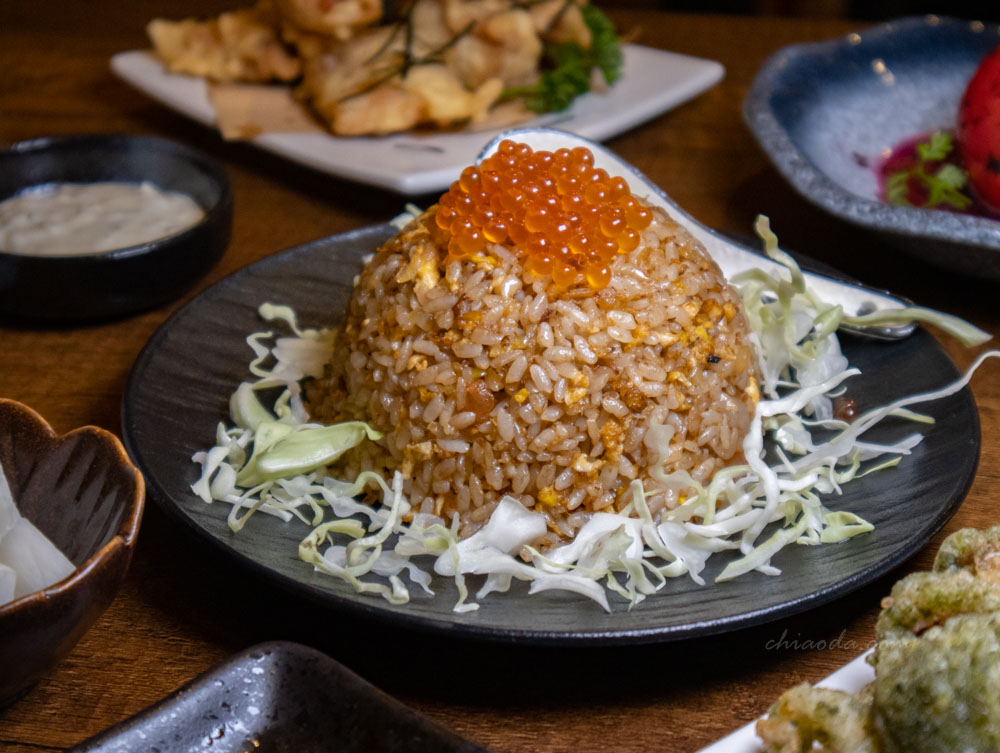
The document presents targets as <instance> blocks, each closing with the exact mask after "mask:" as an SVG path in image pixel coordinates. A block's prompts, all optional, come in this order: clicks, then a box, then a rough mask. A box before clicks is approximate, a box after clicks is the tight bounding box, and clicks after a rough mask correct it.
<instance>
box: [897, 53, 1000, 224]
mask: <svg viewBox="0 0 1000 753" xmlns="http://www.w3.org/2000/svg"><path fill="white" fill-rule="evenodd" d="M879 177H880V179H881V181H882V194H883V199H884V200H885V201H886V202H888V203H890V204H896V205H900V206H914V207H923V208H926V209H946V210H948V211H953V212H964V213H967V214H975V215H980V216H985V217H997V216H998V215H1000V47H998V48H997V49H996V50H994V51H993V52H992V53H990V54H989V55H987V56H986V57H985V58H984V59H983V60H982V62H981V63H980V64H979V67H978V68H977V70H976V73H975V74H974V75H973V77H972V79H971V80H970V81H969V84H968V86H967V87H966V90H965V94H964V95H963V96H962V100H961V103H960V105H959V111H958V128H957V129H956V131H955V133H952V132H951V131H948V130H943V129H941V130H935V131H932V132H931V133H928V134H922V135H920V136H916V137H913V138H910V139H906V140H905V141H903V142H902V143H901V144H898V145H897V146H896V147H894V148H893V149H892V151H891V153H890V154H889V156H888V157H886V158H885V159H884V160H881V161H880V163H879Z"/></svg>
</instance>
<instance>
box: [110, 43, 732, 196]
mask: <svg viewBox="0 0 1000 753" xmlns="http://www.w3.org/2000/svg"><path fill="white" fill-rule="evenodd" d="M623 52H624V58H625V62H624V67H623V71H622V77H621V79H620V80H619V81H618V82H617V83H616V84H615V85H614V86H612V87H610V88H609V89H608V90H607V91H606V92H603V93H595V92H591V93H588V94H586V95H584V96H582V97H580V98H578V99H577V100H576V102H574V103H573V106H572V107H571V108H570V109H569V110H567V111H566V112H563V113H554V114H551V115H546V116H542V117H539V118H536V119H534V120H532V121H530V124H531V125H546V126H550V127H554V128H559V129H561V130H565V131H570V132H571V133H575V134H577V135H580V136H584V137H586V138H588V139H593V140H595V141H600V140H602V139H607V138H610V137H611V136H615V135H617V134H619V133H622V132H623V131H627V130H628V129H630V128H633V127H634V126H636V125H638V124H640V123H642V122H644V121H646V120H649V119H650V118H653V117H655V116H657V115H659V114H661V113H663V112H665V111H667V110H670V109H672V108H674V107H676V106H678V105H680V104H681V103H683V102H686V101H688V100H689V99H692V98H693V97H695V96H697V95H698V94H701V93H702V92H703V91H705V90H706V89H708V88H710V87H711V86H713V85H715V84H716V83H718V82H719V81H720V80H721V79H722V76H723V74H724V72H725V71H724V69H723V67H722V65H721V64H720V63H717V62H715V61H714V60H704V59H702V58H696V57H691V56H689V55H680V54H677V53H674V52H666V51H664V50H657V49H653V48H650V47H642V46H639V45H634V44H626V45H623ZM111 70H112V71H114V73H115V74H116V75H118V76H119V77H120V78H122V79H123V80H125V81H126V82H128V83H129V84H131V85H132V86H134V87H135V88H137V89H139V90H140V91H142V92H144V93H146V94H147V95H149V96H150V97H152V98H153V99H156V100H158V101H159V102H161V103H163V104H165V105H166V106H167V107H170V108H171V109H174V110H176V111H178V112H180V113H182V114H184V115H186V116H188V117H190V118H193V119H194V120H196V121H198V122H200V123H202V124H204V125H207V126H213V125H214V124H215V111H214V109H213V107H212V103H211V101H210V100H209V97H208V87H207V85H206V83H205V81H204V80H203V79H201V78H197V77H192V76H185V75H180V74H172V73H168V72H167V71H166V70H165V68H164V67H163V64H162V63H161V62H159V61H158V60H157V59H156V58H155V57H154V56H153V55H152V53H150V52H148V51H144V50H133V51H130V52H121V53H119V54H117V55H115V56H114V57H112V58H111ZM499 132H500V130H499V129H498V130H496V131H468V132H454V131H452V132H448V133H420V134H415V133H403V134H396V135H393V136H383V137H362V138H340V137H336V136H333V135H330V134H327V133H265V134H262V135H260V136H257V137H255V138H253V139H251V140H250V143H252V144H254V145H256V146H258V147H260V148H261V149H265V150H267V151H270V152H273V153H275V154H278V155H280V156H282V157H285V158H287V159H289V160H292V161H293V162H298V163H300V164H303V165H307V166H308V167H312V168H314V169H316V170H320V171H323V172H326V173H330V174H332V175H336V176H339V177H341V178H347V179H349V180H354V181H357V182H359V183H366V184H369V185H373V186H378V187H380V188H387V189H389V190H392V191H396V192H398V193H401V194H407V195H418V194H423V193H429V192H431V191H440V190H443V189H445V188H447V187H448V185H450V184H451V182H452V181H453V180H455V179H456V178H458V176H459V174H460V173H461V171H462V169H463V168H464V167H466V166H467V165H470V164H472V163H473V162H474V161H475V159H476V156H477V155H478V154H479V152H480V151H481V149H482V147H483V144H485V143H487V142H488V141H489V140H490V139H491V138H493V136H495V135H496V134H497V133H499Z"/></svg>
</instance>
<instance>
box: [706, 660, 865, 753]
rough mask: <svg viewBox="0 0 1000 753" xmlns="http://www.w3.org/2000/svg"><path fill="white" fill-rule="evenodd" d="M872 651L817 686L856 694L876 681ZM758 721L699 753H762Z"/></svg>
mask: <svg viewBox="0 0 1000 753" xmlns="http://www.w3.org/2000/svg"><path fill="white" fill-rule="evenodd" d="M870 653H871V651H870V650H869V651H865V653H863V654H861V656H859V657H858V658H857V659H855V660H854V661H852V662H850V663H849V664H845V665H844V666H843V667H841V668H840V669H838V670H837V671H836V672H834V673H833V674H832V675H830V676H829V677H827V678H825V679H823V680H820V681H819V682H818V683H816V684H817V685H819V686H820V687H822V688H832V689H834V690H845V691H847V692H848V693H855V692H857V691H859V690H861V688H863V687H864V686H865V685H867V684H868V683H870V682H871V681H872V680H874V679H875V672H874V670H873V669H872V666H871V665H870V664H869V663H868V662H867V659H868V655H869V654H870ZM756 725H757V720H756V719H754V720H753V721H752V722H750V723H749V724H747V725H745V726H743V727H740V728H739V729H738V730H736V731H735V732H733V733H731V734H728V735H726V736H725V737H724V738H722V739H721V740H718V741H716V742H714V743H712V744H711V745H709V746H708V747H707V748H702V749H701V750H700V751H698V753H760V751H761V745H760V739H759V738H758V737H757V732H756V730H755V727H756Z"/></svg>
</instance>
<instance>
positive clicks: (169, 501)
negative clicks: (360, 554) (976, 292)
mask: <svg viewBox="0 0 1000 753" xmlns="http://www.w3.org/2000/svg"><path fill="white" fill-rule="evenodd" d="M393 232H394V231H393V228H392V227H391V226H389V225H380V226H375V227H371V228H365V229H362V230H357V231H354V232H351V233H346V234H344V235H339V236H333V237H331V238H325V239H322V240H319V241H315V242H313V243H310V244H307V245H304V246H299V247H297V248H294V249H291V250H290V251H287V252H285V253H280V254H275V255H273V256H270V257H268V258H267V259H264V260H262V261H260V262H258V263H256V264H253V265H250V266H249V267H246V268H244V269H242V270H240V271H239V272H237V273H235V274H233V275H232V276H230V277H228V278H226V279H225V280H223V281H222V282H220V283H218V284H216V285H215V286H213V287H212V288H210V289H209V290H207V291H206V292H205V293H202V294H201V295H200V296H198V297H197V298H196V299H195V300H194V301H192V302H191V303H189V304H188V305H187V306H185V307H184V308H183V309H181V310H180V311H179V312H178V313H177V314H175V315H174V317H173V318H171V319H170V320H168V321H167V322H166V323H165V324H164V325H163V326H162V327H161V328H160V330H159V331H158V332H157V333H156V334H155V335H154V336H153V337H152V338H151V340H150V341H149V343H148V344H147V345H146V347H145V348H144V349H143V351H142V353H141V354H140V355H139V357H138V359H137V360H136V363H135V366H134V367H133V370H132V374H131V375H130V378H129V382H128V385H127V386H126V391H125V398H124V404H123V417H122V428H123V434H124V439H125V445H126V447H127V448H128V451H129V453H130V454H131V455H132V458H133V459H134V460H135V462H136V464H137V465H138V466H139V467H140V468H141V469H142V472H143V473H144V474H145V477H146V482H147V483H148V484H149V494H150V497H151V499H153V500H155V501H156V502H157V503H159V504H160V505H162V506H163V508H164V509H165V510H166V511H167V512H168V513H169V514H170V515H171V516H172V517H174V518H175V519H176V520H178V521H180V522H181V524H182V525H184V526H185V527H186V528H188V529H189V530H191V531H192V532H193V533H195V534H196V535H197V536H198V537H199V538H200V539H201V540H202V541H203V542H205V543H206V544H207V545H209V546H213V547H217V548H218V549H220V550H221V551H223V552H224V553H225V554H226V555H228V556H231V557H233V558H234V559H235V560H236V562H238V563H239V564H240V565H242V566H243V567H246V568H247V569H248V570H249V571H250V572H251V573H254V574H258V575H261V576H263V577H264V578H266V579H269V580H270V581H272V582H273V583H275V584H277V585H278V586H279V587H281V588H285V589H288V590H289V591H291V592H293V593H295V594H298V595H300V596H302V597H304V598H306V599H313V600H316V601H318V602H321V603H323V604H327V605H330V606H333V607H336V608H339V609H342V610H344V611H345V612H348V613H353V614H356V615H361V616H365V617H370V618H373V619H378V620H382V621H384V622H387V623H389V624H391V625H393V626H397V627H399V628H401V629H402V628H407V629H416V630H424V631H433V632H438V633H443V634H446V635H449V636H459V635H461V636H465V637H469V638H479V639H485V640H492V641H500V642H506V643H520V644H543V645H568V644H573V645H576V644H587V645H600V644H627V643H649V642H654V641H669V640H679V639H683V638H689V637H693V636H700V635H711V634H715V633H721V632H725V631H730V630H735V629H737V628H741V627H747V626H750V625H757V624H761V623H764V622H768V621H771V620H776V619H779V618H781V617H785V616H787V615H790V614H794V613H797V612H802V611H804V610H806V609H809V608H810V607H814V606H818V605H820V604H823V603H826V602H828V601H830V600H832V599H834V598H836V597H838V596H841V595H843V594H846V593H848V592H850V591H852V590H854V589H856V588H859V587H860V586H862V585H864V584H866V583H869V582H871V581H872V580H874V579H875V578H877V577H878V576H880V575H883V574H884V573H886V572H888V571H890V570H891V569H892V568H894V567H896V566H898V565H899V564H901V563H902V562H903V561H904V560H906V559H907V558H908V557H910V556H911V555H913V554H914V553H915V552H916V551H918V550H919V549H920V548H921V547H922V546H924V545H925V544H926V543H927V541H929V540H930V538H931V537H932V536H933V535H934V534H935V533H936V532H937V531H939V530H940V529H941V527H942V526H943V525H944V524H945V522H946V521H947V520H948V519H949V518H950V517H951V515H952V514H953V513H954V511H955V509H956V508H957V507H958V505H959V504H960V503H961V500H962V498H963V497H964V496H965V493H966V491H967V490H968V488H969V484H970V483H971V481H972V477H973V475H974V473H975V470H976V464H977V461H978V457H979V416H978V413H977V412H976V406H975V403H974V402H973V399H972V395H971V393H970V392H969V391H968V390H967V389H965V390H962V391H961V392H960V393H958V394H956V395H953V396H951V397H949V398H946V399H943V400H940V401H937V402H934V403H930V404H926V405H921V406H919V410H921V411H922V412H923V411H926V412H927V413H928V414H930V415H932V416H934V418H935V419H936V421H937V423H936V424H935V425H934V426H933V427H930V428H928V429H927V430H926V431H925V432H924V434H925V439H924V441H923V442H922V443H921V444H920V445H918V446H917V447H915V448H914V450H913V454H912V455H910V456H908V457H904V458H903V459H902V461H901V462H900V464H899V466H898V467H897V468H895V469H889V470H886V471H883V472H881V473H872V474H870V475H867V476H864V477H863V478H859V479H856V480H855V481H853V482H851V483H850V484H847V485H845V487H844V490H843V494H842V495H839V496H836V497H832V498H830V499H829V500H827V503H828V504H829V505H830V506H832V507H835V508H836V509H844V510H850V511H853V512H856V513H857V514H859V515H861V516H862V517H864V518H865V519H867V520H869V521H871V522H872V523H873V524H874V525H875V530H874V531H873V532H872V533H870V534H865V535H862V536H857V537H855V538H852V539H850V540H849V541H846V542H843V543H840V544H834V545H828V546H794V547H788V548H786V549H784V550H782V551H781V552H780V553H779V554H778V555H777V556H775V558H774V561H773V563H772V564H774V565H775V566H776V567H779V568H781V569H782V571H783V575H781V576H780V577H769V576H766V575H761V574H760V573H750V574H748V575H746V576H744V577H742V578H737V579H735V580H733V581H730V582H727V583H720V584H716V583H713V582H712V581H713V579H714V578H715V576H716V575H717V574H718V573H719V571H720V570H721V568H722V567H723V566H725V564H726V563H727V562H728V560H729V559H730V558H731V557H732V556H733V555H732V553H721V554H719V555H718V556H717V557H714V558H713V559H712V560H711V561H710V562H709V563H708V566H707V568H706V571H705V572H704V573H703V575H704V577H705V579H706V581H707V584H706V585H704V586H701V585H698V584H696V583H694V582H693V581H692V580H691V579H690V578H687V577H682V578H676V579H673V580H670V581H669V582H668V583H667V584H666V585H665V586H664V588H663V589H662V590H661V591H660V592H658V593H657V594H655V595H654V596H652V597H650V598H648V599H646V600H645V601H643V602H642V603H640V604H637V605H636V606H635V607H634V608H633V609H632V610H631V611H629V610H628V608H627V603H626V602H625V601H624V599H614V598H612V599H611V601H612V603H613V609H614V611H613V612H612V613H610V614H607V613H605V612H604V611H603V610H602V609H601V608H600V607H599V606H597V605H596V604H594V603H593V602H591V601H589V600H588V599H586V598H584V597H582V596H577V595H573V594H565V593H554V592H547V593H544V594H538V595H535V596H530V597H529V596H528V595H527V587H526V585H525V584H524V583H515V584H514V586H513V587H512V589H511V591H510V592H509V593H507V594H492V595H490V596H488V597H487V598H484V599H482V600H481V601H480V608H479V609H478V610H477V611H474V612H467V613H456V612H454V611H453V610H452V608H453V607H454V605H455V603H456V601H457V599H458V593H457V589H456V588H455V585H454V583H453V582H452V581H451V580H450V579H447V578H439V577H435V578H434V580H433V588H434V590H435V591H436V593H437V595H436V596H435V597H429V596H427V595H425V594H423V593H422V592H420V589H419V588H416V587H414V588H412V589H411V601H410V603H409V604H404V605H393V604H390V603H388V602H387V601H384V600H383V599H381V598H379V597H378V596H372V595H363V594H357V593H355V591H354V589H353V588H352V587H351V586H350V585H348V584H346V583H344V582H342V581H340V580H336V579H334V578H331V577H329V576H327V575H323V574H321V573H317V572H315V571H314V569H313V567H312V566H311V565H309V564H307V563H305V562H303V561H301V560H300V559H298V557H297V556H296V552H297V551H298V544H299V542H300V541H301V540H302V539H303V538H304V537H305V535H306V534H307V533H308V532H309V528H308V526H306V525H305V524H304V523H301V522H300V521H298V520H296V519H293V520H292V521H291V522H289V523H285V522H283V521H281V520H278V519H277V518H273V517H271V516H264V515H256V516H254V517H252V518H251V519H250V520H249V521H248V522H247V524H246V526H244V528H243V529H242V530H240V532H239V533H238V534H233V533H232V531H230V529H229V526H228V525H227V522H226V518H227V515H228V513H229V509H230V508H229V506H228V505H225V504H224V503H220V502H216V503H214V504H211V505H209V504H206V503H205V502H203V501H202V500H201V499H200V498H199V497H197V496H195V495H194V494H193V493H192V492H191V486H190V485H191V484H192V483H193V482H194V481H196V480H197V479H198V476H199V467H198V466H196V465H195V464H194V463H193V462H192V461H191V456H192V455H193V454H194V453H195V452H197V451H200V450H207V449H208V448H210V447H212V445H213V444H214V440H215V428H216V426H217V425H218V423H219V422H220V421H228V420H229V418H228V406H229V396H230V394H232V392H233V391H234V390H235V389H236V387H237V385H238V384H239V383H240V382H241V381H244V380H247V379H250V378H251V375H250V372H249V370H248V368H247V366H248V363H249V361H250V359H251V358H252V357H253V353H252V351H251V350H250V348H249V347H248V345H247V342H246V337H247V335H249V334H250V333H252V332H257V331H260V330H262V329H265V328H266V327H265V326H264V324H265V323H264V322H263V321H262V320H261V319H259V318H258V316H257V308H258V306H260V304H261V303H264V302H267V301H269V302H271V303H275V304H288V305H290V306H292V307H294V308H295V310H296V311H297V312H298V315H299V322H300V323H301V324H302V326H305V327H322V326H333V325H336V323H337V322H338V321H339V319H340V316H341V313H342V312H343V311H344V310H345V308H346V303H347V300H348V298H349V296H350V294H351V289H352V280H353V279H354V276H355V275H357V274H358V273H359V271H360V265H361V262H360V259H361V257H362V255H364V254H366V253H370V252H371V251H372V250H374V249H375V248H376V247H377V246H379V245H381V243H383V242H384V241H385V240H386V239H388V238H389V237H390V236H391V235H392V233H393ZM843 345H844V350H845V352H846V354H847V356H848V358H850V360H851V363H852V364H853V365H856V366H858V367H859V368H860V369H861V371H862V374H861V375H860V376H858V377H856V378H853V379H851V380H850V382H849V383H848V389H849V392H850V395H851V397H853V398H854V399H855V401H856V402H857V405H858V407H859V410H866V409H869V408H874V407H875V406H878V405H884V404H885V403H887V402H890V401H891V400H893V399H895V398H899V397H902V396H904V395H908V394H916V393H920V392H924V391H927V390H931V389H935V388H938V387H942V386H944V385H945V384H948V383H949V382H951V381H952V380H954V379H956V378H957V377H958V373H957V371H956V370H955V367H954V366H953V365H952V363H951V361H950V360H949V359H948V356H947V355H946V354H945V353H944V351H943V350H942V349H941V347H940V346H939V345H938V344H937V342H936V341H935V340H934V338H933V337H932V336H931V335H930V334H928V333H927V332H925V331H923V330H918V331H917V332H915V333H914V334H913V335H911V336H910V337H908V338H906V339H905V340H901V341H896V342H874V341H870V340H860V339H850V338H845V339H844V341H843ZM914 430H919V427H917V429H915V428H914V427H913V425H912V424H905V423H902V422H894V421H887V422H885V423H884V424H880V425H879V426H877V427H875V429H873V430H872V432H871V434H869V435H866V436H868V437H869V439H870V440H871V441H873V442H890V441H896V440H898V439H901V438H902V437H903V436H906V435H908V434H910V433H912V432H913V431H914ZM478 587H479V581H478V580H476V579H473V578H470V587H469V590H470V592H472V593H475V590H476V589H478Z"/></svg>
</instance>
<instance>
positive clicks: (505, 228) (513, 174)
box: [436, 140, 653, 290]
mask: <svg viewBox="0 0 1000 753" xmlns="http://www.w3.org/2000/svg"><path fill="white" fill-rule="evenodd" d="M652 221H653V213H652V212H651V211H650V210H649V208H648V207H646V206H644V205H643V204H641V203H640V202H639V201H638V200H637V199H636V198H635V197H634V196H633V195H632V193H631V192H630V191H629V188H628V183H627V182H626V181H625V179H624V178H620V177H611V176H610V175H608V173H607V171H605V170H602V169H600V168H595V167H594V154H593V152H591V151H590V150H589V149H587V148H585V147H582V146H581V147H576V148H575V149H559V150H557V151H555V152H547V151H540V152H536V151H534V150H533V149H532V148H531V147H530V146H528V145H527V144H519V143H515V142H513V141H510V140H504V141H501V142H500V145H499V147H498V148H497V151H496V153H495V154H493V155H492V156H490V157H489V158H487V159H486V160H484V161H483V163H482V165H481V166H479V167H467V168H466V169H465V170H464V171H463V172H462V176H461V177H460V178H459V179H458V180H457V181H455V182H454V183H453V184H452V185H451V188H450V189H449V190H448V192H447V193H445V194H444V196H442V197H441V201H440V202H439V204H438V211H437V217H436V222H437V225H438V227H440V228H441V229H442V230H445V231H447V232H448V233H449V234H450V235H451V238H450V239H449V241H448V258H449V259H468V258H471V257H474V256H477V255H479V254H481V253H483V252H485V251H487V250H488V248H489V245H490V244H493V243H497V244H502V245H504V246H509V247H512V248H515V249H517V250H518V251H519V252H520V254H521V257H522V259H523V260H524V268H525V269H526V270H528V271H529V272H530V273H532V274H535V275H552V280H553V281H554V282H555V284H556V285H558V286H560V287H563V288H566V287H569V286H571V285H574V284H576V283H578V282H582V281H586V283H587V284H588V285H590V287H591V288H593V289H595V290H600V289H601V288H603V287H605V286H606V285H607V284H608V282H610V281H611V269H610V266H609V265H610V262H611V260H612V259H613V258H614V256H615V254H627V253H630V252H632V251H634V250H635V249H636V248H637V247H638V246H639V233H640V232H641V231H642V230H643V229H645V228H646V227H648V226H649V224H650V222H652Z"/></svg>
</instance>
